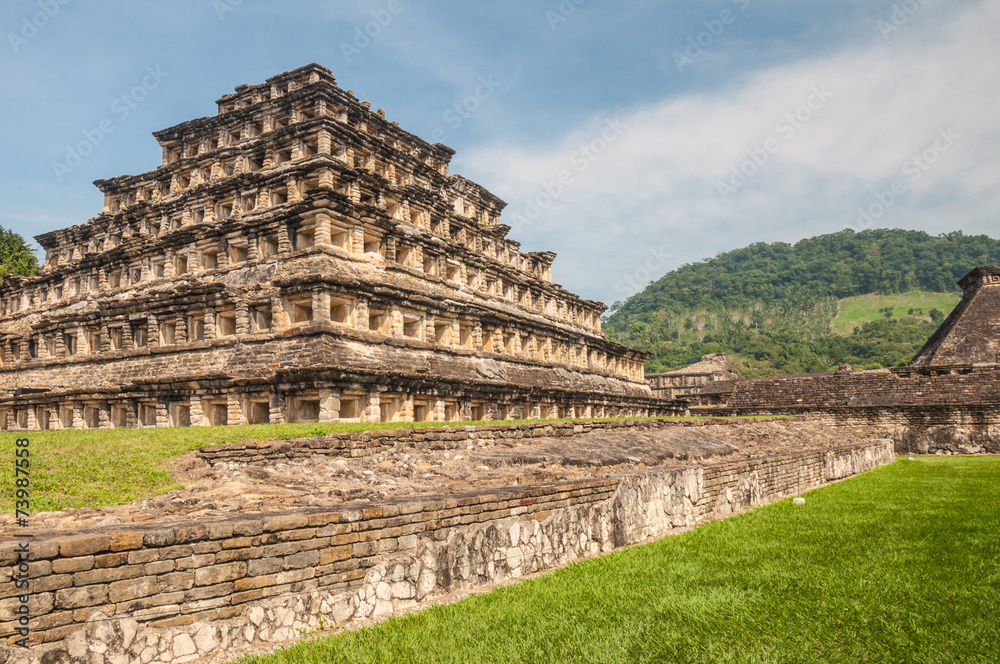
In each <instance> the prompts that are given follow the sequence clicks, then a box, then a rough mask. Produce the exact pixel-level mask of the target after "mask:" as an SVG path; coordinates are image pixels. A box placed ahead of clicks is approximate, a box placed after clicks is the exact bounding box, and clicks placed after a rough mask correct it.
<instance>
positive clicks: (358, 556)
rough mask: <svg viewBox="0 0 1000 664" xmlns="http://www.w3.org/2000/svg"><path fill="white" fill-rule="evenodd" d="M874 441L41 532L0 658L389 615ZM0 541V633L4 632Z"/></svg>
mask: <svg viewBox="0 0 1000 664" xmlns="http://www.w3.org/2000/svg"><path fill="white" fill-rule="evenodd" d="M893 459H894V456H893V453H892V446H891V443H890V442H889V441H885V440H877V441H872V442H871V443H867V444H864V445H857V446H849V447H842V448H836V449H831V450H820V451H809V452H801V453H797V454H792V455H786V456H781V457H773V458H768V459H753V460H745V461H735V462H728V463H719V464H713V465H707V466H678V467H670V468H657V469H642V470H637V471H632V472H629V473H625V474H622V475H617V476H613V477H608V478H603V479H596V480H586V481H574V482H569V483H565V484H550V485H542V486H536V487H515V488H508V489H503V490H491V491H482V492H478V493H474V494H469V495H463V496H449V497H424V498H418V499H407V500H397V501H386V502H382V503H371V504H357V505H346V506H343V507H340V508H338V509H321V510H300V511H296V512H294V513H291V514H268V515H256V516H249V515H245V516H237V517H233V518H232V519H229V520H224V521H210V522H191V521H178V522H170V523H157V524H143V526H138V527H130V528H125V529H123V528H121V527H109V528H95V529H89V530H87V531H84V532H77V533H74V534H65V533H56V532H50V533H39V534H37V535H36V536H35V538H34V539H33V540H32V542H31V560H30V562H29V563H28V567H29V568H30V574H31V578H32V582H31V583H32V588H31V595H30V597H31V599H30V604H29V606H30V608H31V614H32V617H31V629H32V633H31V642H32V643H33V644H34V645H33V647H32V648H30V649H29V650H27V651H25V650H23V649H19V648H10V649H9V650H8V649H6V648H8V646H4V645H0V659H3V660H4V661H8V662H12V663H17V664H24V663H28V662H31V663H32V664H35V663H39V662H45V663H46V664H50V663H54V662H63V661H73V660H79V661H89V662H92V663H94V664H99V663H104V662H108V663H110V662H143V663H150V662H185V661H194V660H196V659H199V658H202V657H205V656H208V655H211V654H216V653H220V652H224V651H227V650H231V649H232V648H235V647H241V646H245V645H248V644H254V643H261V642H275V641H283V640H286V639H290V638H293V637H294V636H296V635H297V633H298V632H297V630H300V629H312V628H316V627H320V626H321V625H329V624H331V623H343V622H345V621H349V620H357V619H366V618H372V617H378V616H382V615H387V614H389V613H391V612H394V611H399V610H402V609H406V608H410V607H414V606H417V605H419V604H421V603H424V602H426V601H428V600H430V599H433V598H435V597H440V596H442V595H445V594H448V593H451V592H455V591H457V590H468V589H474V588H485V587H489V586H491V585H493V584H496V583H498V582H501V581H503V580H505V579H509V578H516V577H520V576H522V575H525V574H530V573H534V572H538V571H542V570H545V569H551V568H553V567H556V566H559V565H562V564H565V563H567V562H571V561H573V560H578V559H580V558H584V557H587V556H591V555H595V554H598V553H603V552H608V551H611V550H613V549H615V548H619V547H622V546H626V545H629V544H633V543H636V542H641V541H644V540H647V539H649V538H652V537H657V536H660V535H663V534H666V533H669V532H671V531H672V530H674V529H677V528H683V527H688V526H691V525H694V524H695V523H697V522H699V521H701V520H703V519H705V518H709V517H713V516H718V515H725V514H729V513H732V512H735V511H738V510H741V509H743V508H746V507H749V506H754V505H759V504H763V503H766V502H769V501H772V500H775V499H777V498H781V497H783V496H787V495H789V494H790V493H794V491H795V488H796V482H797V479H798V475H799V473H800V472H801V479H802V487H803V489H807V488H812V487H816V486H819V485H822V484H824V483H826V482H829V481H833V480H836V479H840V478H843V477H848V476H851V475H854V474H856V473H859V472H864V471H866V470H869V469H872V468H875V467H877V466H880V465H884V464H887V463H890V462H892V461H893ZM16 546H17V545H16V543H15V542H12V541H10V540H9V538H8V540H7V541H4V542H0V565H2V566H3V567H2V568H0V570H2V572H0V574H2V576H0V638H3V639H5V640H6V641H7V642H8V644H12V643H13V641H14V640H15V639H16V638H17V636H16V629H17V623H16V621H15V620H16V615H15V614H14V613H13V611H14V610H15V609H16V607H17V606H18V603H19V602H18V594H19V592H20V591H17V590H15V588H14V583H13V580H12V575H13V574H14V570H15V569H16V563H17V552H16Z"/></svg>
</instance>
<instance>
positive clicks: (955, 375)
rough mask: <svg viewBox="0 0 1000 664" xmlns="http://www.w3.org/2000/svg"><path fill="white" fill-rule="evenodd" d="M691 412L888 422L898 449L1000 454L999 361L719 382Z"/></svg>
mask: <svg viewBox="0 0 1000 664" xmlns="http://www.w3.org/2000/svg"><path fill="white" fill-rule="evenodd" d="M690 412H691V414H692V415H808V416H812V417H829V418H831V419H832V420H834V421H835V422H837V423H839V424H873V425H879V426H883V427H887V428H888V429H889V430H890V431H891V432H892V437H893V438H894V439H895V440H896V449H897V451H898V452H906V451H911V452H919V453H952V454H969V453H980V452H993V453H996V452H1000V366H998V365H986V366H974V365H956V366H947V367H899V368H894V369H878V370H874V371H838V372H836V373H828V374H809V375H801V376H776V377H772V378H762V379H754V380H741V381H731V382H725V383H716V384H714V385H710V386H708V387H706V388H705V389H703V390H702V391H701V392H700V393H699V394H698V395H697V396H695V397H693V398H692V400H691V406H690Z"/></svg>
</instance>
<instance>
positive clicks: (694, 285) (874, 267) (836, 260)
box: [605, 229, 1000, 375]
mask: <svg viewBox="0 0 1000 664" xmlns="http://www.w3.org/2000/svg"><path fill="white" fill-rule="evenodd" d="M998 263H1000V241H998V240H995V239H993V238H990V237H988V236H985V235H964V234H963V233H961V232H956V233H949V234H947V235H941V236H936V237H935V236H931V235H928V234H927V233H924V232H921V231H909V230H900V229H894V230H890V229H877V230H871V231H863V232H860V233H856V232H853V231H850V230H845V231H841V232H839V233H832V234H830V235H821V236H818V237H813V238H808V239H805V240H802V241H800V242H798V243H796V244H794V245H791V244H787V243H784V242H776V243H773V244H766V243H763V242H761V243H757V244H753V245H750V246H748V247H745V248H743V249H737V250H735V251H730V252H727V253H724V254H720V255H719V256H717V257H715V258H713V259H709V260H706V261H703V262H700V263H693V264H689V265H685V266H683V267H680V268H678V269H676V270H674V271H672V272H670V273H668V274H666V275H664V276H663V277H662V278H661V279H659V280H657V281H655V282H653V283H651V284H650V285H649V286H648V287H647V288H646V289H645V290H644V291H643V292H641V293H638V294H636V295H634V296H632V297H631V298H629V299H628V300H626V301H625V302H622V303H615V305H614V306H613V307H612V308H611V312H610V314H609V316H608V317H607V319H606V321H605V331H606V332H607V334H608V337H609V338H611V339H614V340H616V341H620V342H621V343H625V344H629V345H632V346H634V347H638V348H642V349H644V350H649V351H652V352H653V354H654V357H653V358H652V359H651V361H650V363H649V365H647V372H653V371H661V370H667V369H672V368H678V367H680V366H684V365H686V364H689V363H691V362H694V361H697V360H698V358H699V357H700V355H701V354H703V353H705V352H726V353H728V354H730V355H733V356H735V357H736V359H738V360H740V361H741V362H742V364H743V366H742V370H743V371H744V373H745V374H749V375H763V374H768V373H776V372H798V371H821V370H826V369H829V368H836V366H837V364H838V363H839V362H852V361H853V363H858V364H860V365H861V366H864V367H865V368H871V367H876V366H890V365H895V364H901V363H906V362H908V361H909V359H910V357H912V354H913V353H915V352H916V350H918V349H919V347H920V345H921V344H922V342H923V340H924V339H926V337H927V336H929V334H930V333H931V332H933V329H934V327H935V324H936V322H937V321H936V320H934V319H936V318H938V317H939V315H940V314H941V313H942V312H938V311H935V314H936V315H935V316H931V314H930V312H929V311H923V310H922V307H921V306H919V304H920V303H921V302H924V301H926V298H924V297H923V296H922V295H921V294H925V293H956V292H957V290H958V287H957V286H956V282H957V281H958V280H959V279H960V278H961V277H962V276H964V275H965V274H966V273H967V272H968V271H969V270H970V269H972V268H973V267H975V266H977V265H986V264H998ZM869 294H881V295H891V294H913V297H914V298H915V299H914V300H913V301H914V303H916V305H917V306H912V307H905V306H904V307H903V308H902V310H901V311H895V310H893V311H889V310H888V309H889V308H888V307H887V308H885V309H886V310H883V311H881V312H880V314H879V315H878V316H877V318H878V319H877V320H873V321H870V322H864V323H863V324H862V325H860V326H858V328H857V329H855V330H854V331H853V332H851V333H849V334H848V335H846V336H845V335H836V334H833V333H832V328H831V324H832V322H833V320H834V318H835V317H836V316H837V315H838V310H839V306H838V301H842V300H844V299H845V298H854V297H857V296H866V295H869ZM906 297H909V296H906ZM906 297H904V298H903V300H902V302H906ZM897 300H898V298H897ZM897 306H899V305H898V303H897ZM943 313H945V314H946V313H948V312H947V311H945V312H943ZM900 314H901V315H900ZM925 333H926V334H925ZM911 351H912V352H911Z"/></svg>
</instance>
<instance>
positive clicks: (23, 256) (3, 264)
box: [0, 228, 38, 278]
mask: <svg viewBox="0 0 1000 664" xmlns="http://www.w3.org/2000/svg"><path fill="white" fill-rule="evenodd" d="M36 272H38V259H37V257H36V256H35V252H34V251H32V250H31V247H29V246H28V243H27V242H25V240H24V238H23V237H21V236H20V235H18V234H17V233H15V232H14V231H11V230H7V229H5V228H0V278H3V277H5V276H7V275H8V274H17V275H21V276H25V277H27V276H31V275H33V274H35V273H36Z"/></svg>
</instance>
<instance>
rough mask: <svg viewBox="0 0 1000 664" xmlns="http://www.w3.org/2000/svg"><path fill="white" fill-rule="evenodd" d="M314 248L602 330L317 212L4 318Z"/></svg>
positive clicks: (509, 286) (93, 278)
mask: <svg viewBox="0 0 1000 664" xmlns="http://www.w3.org/2000/svg"><path fill="white" fill-rule="evenodd" d="M313 246H327V247H336V248H340V249H342V250H343V251H346V252H348V253H353V254H369V255H373V256H375V257H376V258H379V259H385V258H387V259H389V260H391V261H393V263H394V264H396V265H398V266H401V267H405V268H409V269H415V270H422V272H423V274H424V275H426V276H429V277H433V278H436V279H439V280H441V281H443V282H445V283H447V284H449V285H451V286H453V287H456V288H462V287H468V288H471V289H472V290H475V291H478V292H480V293H482V294H483V295H485V296H487V297H492V298H496V299H499V300H503V301H506V302H509V303H512V304H516V305H518V306H520V307H521V308H524V309H526V310H528V311H531V312H534V313H539V314H542V315H544V316H547V317H550V318H554V319H556V320H561V321H565V322H569V323H572V324H575V325H580V326H583V327H585V328H587V329H590V330H594V331H598V330H600V316H599V315H598V314H597V313H596V312H595V311H590V310H587V309H585V308H583V307H579V306H575V305H572V304H570V303H568V302H566V301H565V300H562V299H561V298H556V297H552V296H551V295H546V294H545V292H544V291H542V290H540V289H539V290H537V292H536V291H533V290H532V289H531V288H530V287H529V286H526V285H523V284H517V283H514V282H512V281H510V280H504V279H503V278H502V277H500V276H499V275H495V274H491V273H490V271H488V270H486V271H483V270H480V269H478V268H470V267H469V266H467V265H466V264H465V263H464V262H461V261H458V260H456V259H454V258H449V257H446V256H444V255H441V254H438V253H432V252H430V251H427V250H426V249H425V248H424V247H423V246H422V245H420V244H419V243H409V244H404V243H400V242H397V240H396V239H395V238H391V237H390V238H385V237H383V236H380V235H375V234H373V233H369V232H366V231H365V230H364V228H363V227H362V226H360V225H358V226H353V227H348V226H346V225H344V224H342V223H338V222H336V221H334V220H332V219H331V218H330V217H329V216H328V215H325V214H317V215H311V216H309V217H308V218H305V219H302V220H298V221H296V222H294V223H292V224H290V225H285V224H282V225H280V226H279V228H278V229H277V231H274V232H271V233H261V234H257V233H250V234H247V235H243V234H242V233H232V234H229V235H227V236H225V237H223V238H208V239H204V240H200V241H198V242H195V243H193V244H192V245H191V246H190V247H188V248H186V249H185V250H183V251H172V252H169V253H166V254H162V255H158V256H152V257H149V258H147V259H145V260H143V261H141V262H140V263H139V264H137V265H131V266H123V267H111V268H105V269H100V270H97V269H95V270H93V271H92V272H91V273H90V274H87V275H77V276H72V277H68V278H66V279H65V280H64V281H63V282H61V283H58V284H55V283H53V284H42V285H36V286H33V287H30V288H24V289H22V292H20V293H17V294H12V295H11V296H9V297H7V298H5V299H4V300H3V302H2V310H0V314H3V315H6V314H9V313H17V312H19V311H21V310H22V308H24V309H27V308H28V307H31V306H43V305H53V304H57V303H58V302H60V301H63V300H64V299H69V298H73V297H79V296H85V295H87V294H89V293H92V292H97V293H100V292H102V291H105V290H118V289H124V288H128V287H135V286H136V285H139V284H142V283H147V282H150V281H155V280H157V279H176V278H179V277H182V276H184V275H187V274H196V273H200V272H205V271H208V270H217V269H225V268H231V267H235V266H237V265H240V264H243V263H246V262H248V261H256V260H269V259H274V258H276V257H278V256H281V255H288V254H289V253H292V252H296V251H304V250H307V249H309V248H310V247H313Z"/></svg>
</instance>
